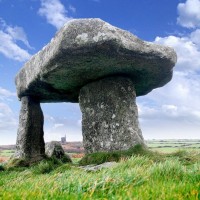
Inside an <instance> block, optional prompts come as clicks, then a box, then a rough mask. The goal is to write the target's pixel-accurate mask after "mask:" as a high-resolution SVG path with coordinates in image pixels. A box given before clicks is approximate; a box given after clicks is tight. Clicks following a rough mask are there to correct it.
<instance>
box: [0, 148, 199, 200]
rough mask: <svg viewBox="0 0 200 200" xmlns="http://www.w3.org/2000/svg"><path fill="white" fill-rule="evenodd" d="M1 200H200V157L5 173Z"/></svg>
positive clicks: (43, 166) (48, 165)
mask: <svg viewBox="0 0 200 200" xmlns="http://www.w3.org/2000/svg"><path fill="white" fill-rule="evenodd" d="M156 156H158V155H156ZM160 156H161V155H160ZM2 170H3V168H2ZM0 199H3V200H7V199H8V200H10V199H31V200H32V199H59V200H60V199H70V200H76V199H77V200H78V199H109V200H112V199H113V200H118V199H121V200H129V199H138V200H145V199H153V200H154V199H155V200H157V199H159V200H162V199H163V200H167V199H170V200H173V199H176V200H179V199H180V200H182V199H183V200H185V199H194V200H198V199H200V156H199V154H198V153H195V152H185V151H182V152H177V153H174V154H170V155H167V156H164V155H163V159H158V160H156V159H155V156H152V155H151V154H148V155H135V156H132V157H130V158H124V159H121V160H120V161H119V163H118V164H117V165H116V166H115V167H113V168H110V169H103V170H101V171H97V172H87V171H85V170H83V169H80V168H79V167H78V165H72V164H63V163H61V162H57V161H56V162H55V161H52V160H48V161H42V162H40V163H39V164H37V165H35V166H32V167H30V168H14V169H7V170H4V171H1V167H0Z"/></svg>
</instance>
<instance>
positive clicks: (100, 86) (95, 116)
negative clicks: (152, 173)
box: [79, 77, 144, 153]
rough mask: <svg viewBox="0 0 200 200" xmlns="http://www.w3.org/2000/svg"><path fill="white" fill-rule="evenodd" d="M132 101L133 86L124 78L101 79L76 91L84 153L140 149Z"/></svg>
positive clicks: (133, 96) (133, 99)
mask: <svg viewBox="0 0 200 200" xmlns="http://www.w3.org/2000/svg"><path fill="white" fill-rule="evenodd" d="M135 98H136V94H135V89H134V85H133V83H132V81H131V80H130V79H129V78H126V77H112V78H111V77H109V78H104V79H101V80H99V81H96V82H93V83H89V84H87V85H86V86H84V87H83V88H82V89H81V90H80V96H79V105H80V108H81V111H82V134H83V145H84V149H85V152H86V153H94V152H99V151H114V150H126V149H129V148H130V147H133V146H134V145H136V144H142V145H144V140H143V137H142V133H141V130H140V128H139V122H138V111H137V106H136V102H135Z"/></svg>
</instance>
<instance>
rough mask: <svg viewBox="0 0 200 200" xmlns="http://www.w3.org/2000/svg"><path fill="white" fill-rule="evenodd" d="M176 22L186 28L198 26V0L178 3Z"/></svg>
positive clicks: (199, 8)
mask: <svg viewBox="0 0 200 200" xmlns="http://www.w3.org/2000/svg"><path fill="white" fill-rule="evenodd" d="M178 14H179V17H178V19H177V22H178V24H180V25H181V26H183V27H186V28H196V27H200V0H187V1H186V2H185V3H179V4H178Z"/></svg>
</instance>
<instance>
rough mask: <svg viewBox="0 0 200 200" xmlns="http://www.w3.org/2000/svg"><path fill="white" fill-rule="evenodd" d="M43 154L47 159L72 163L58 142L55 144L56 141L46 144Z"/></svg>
mask: <svg viewBox="0 0 200 200" xmlns="http://www.w3.org/2000/svg"><path fill="white" fill-rule="evenodd" d="M45 154H46V155H47V156H48V157H49V158H51V157H55V158H57V159H60V160H62V161H64V162H72V160H71V158H70V157H69V155H67V154H65V152H64V149H63V148H62V145H61V144H60V142H57V141H52V142H48V143H46V145H45Z"/></svg>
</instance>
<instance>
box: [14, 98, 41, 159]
mask: <svg viewBox="0 0 200 200" xmlns="http://www.w3.org/2000/svg"><path fill="white" fill-rule="evenodd" d="M21 103H22V106H21V111H20V116H19V128H18V133H17V143H16V152H15V155H14V158H19V159H25V160H26V161H27V162H29V163H32V162H37V161H39V160H42V159H43V158H44V155H45V144H44V138H43V135H44V132H43V124H44V117H43V113H42V109H41V107H40V102H39V101H38V100H36V99H34V98H32V97H30V96H25V97H22V98H21Z"/></svg>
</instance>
